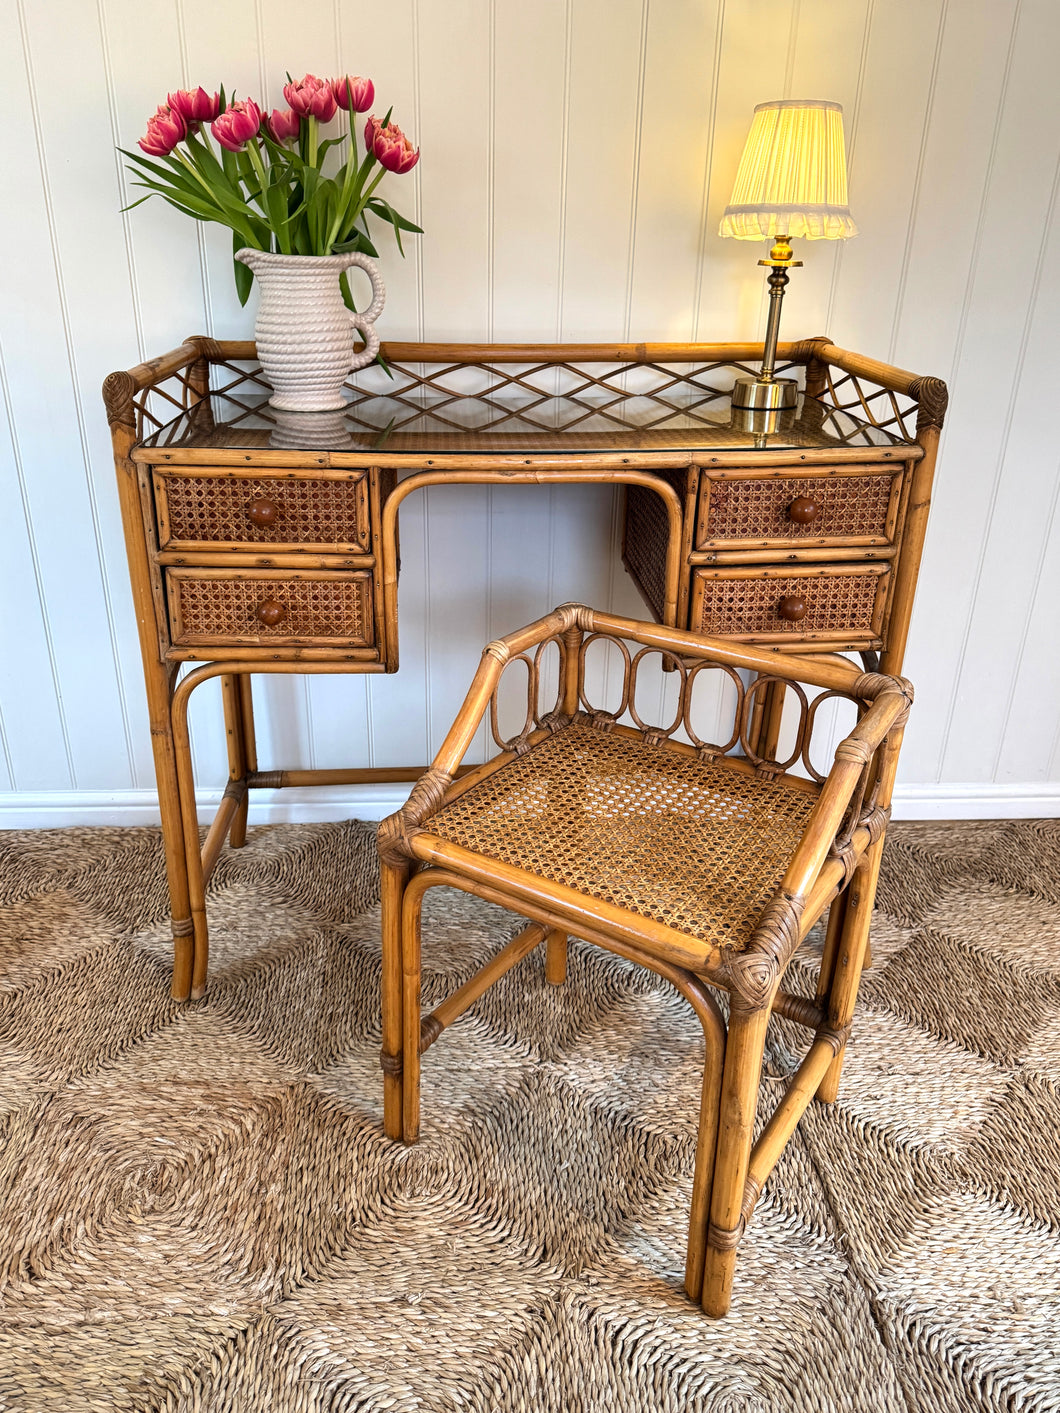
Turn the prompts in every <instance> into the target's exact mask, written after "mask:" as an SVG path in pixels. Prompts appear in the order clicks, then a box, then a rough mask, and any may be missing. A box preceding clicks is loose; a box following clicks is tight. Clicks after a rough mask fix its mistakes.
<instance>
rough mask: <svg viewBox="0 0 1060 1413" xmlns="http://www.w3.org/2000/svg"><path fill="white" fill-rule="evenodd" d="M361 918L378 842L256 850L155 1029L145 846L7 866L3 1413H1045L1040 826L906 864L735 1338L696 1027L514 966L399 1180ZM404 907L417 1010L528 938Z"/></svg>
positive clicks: (888, 886)
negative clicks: (415, 953) (710, 1261)
mask: <svg viewBox="0 0 1060 1413" xmlns="http://www.w3.org/2000/svg"><path fill="white" fill-rule="evenodd" d="M377 892H378V875H377V870H376V865H375V854H374V838H373V834H372V831H371V829H370V828H369V827H367V826H365V825H361V824H357V823H350V824H344V825H320V826H312V827H308V826H307V827H296V826H284V827H276V828H268V829H259V830H257V831H252V833H251V837H250V841H249V843H248V845H247V847H246V848H245V849H243V850H241V851H239V852H236V853H231V852H229V853H226V854H225V856H224V857H223V858H222V860H221V863H220V865H219V867H218V870H217V873H216V876H215V879H214V882H213V885H212V887H211V893H210V913H211V918H212V922H213V963H212V981H211V987H210V991H209V995H208V997H207V999H206V1000H205V1001H203V1002H201V1003H199V1004H195V1005H187V1006H178V1005H175V1004H173V1003H172V1002H171V1001H170V1000H169V999H168V994H167V993H168V970H169V956H170V947H169V940H168V923H167V918H166V913H167V903H166V897H165V889H164V883H163V875H162V867H161V858H160V851H159V839H158V835H157V833H156V832H155V831H151V830H135V829H100V830H77V831H72V830H71V831H66V830H63V831H43V832H38V833H24V834H9V835H6V836H0V1044H2V1066H0V1109H2V1110H3V1119H2V1125H3V1127H2V1141H3V1154H2V1158H0V1194H2V1195H0V1227H2V1236H0V1291H2V1304H0V1408H2V1409H3V1410H5V1413H20V1410H33V1411H34V1413H36V1410H43V1409H47V1410H56V1413H76V1410H81V1409H86V1410H87V1409H92V1410H96V1409H100V1410H110V1409H118V1410H137V1413H140V1410H143V1413H147V1410H152V1413H154V1410H162V1409H166V1410H173V1411H174V1413H175V1410H181V1413H191V1410H202V1411H203V1413H205V1411H206V1410H210V1413H221V1410H224V1411H225V1413H227V1410H239V1413H259V1410H278V1413H287V1410H292V1413H294V1411H295V1410H297V1413H303V1410H304V1413H323V1411H324V1410H347V1411H348V1413H352V1410H383V1409H386V1410H431V1413H433V1411H434V1410H437V1413H443V1411H444V1413H458V1411H459V1413H465V1411H468V1410H470V1413H490V1410H528V1411H529V1410H533V1411H534V1413H536V1410H542V1413H579V1411H580V1410H586V1413H588V1411H589V1410H593V1411H594V1413H595V1410H605V1409H606V1410H612V1409H613V1410H641V1409H644V1410H665V1413H677V1410H681V1413H685V1410H725V1413H738V1410H750V1413H767V1411H768V1413H772V1410H800V1413H802V1410H812V1413H822V1410H831V1409H853V1410H862V1409H865V1410H870V1409H871V1410H895V1413H899V1410H926V1413H951V1410H952V1413H958V1410H960V1413H964V1411H965V1410H987V1409H989V1410H1016V1409H1035V1410H1037V1409H1057V1408H1060V1359H1058V1354H1057V1348H1058V1344H1060V1240H1058V1229H1060V1180H1058V1179H1060V923H1058V915H1057V901H1058V894H1060V827H1058V825H1057V823H1044V824H1043V823H1033V822H1019V823H997V824H932V825H925V824H915V825H914V824H907V825H900V826H897V827H896V828H895V829H894V831H893V835H892V838H891V841H890V843H889V846H888V852H887V855H886V863H885V878H884V882H883V886H882V890H881V896H880V904H879V910H878V914H877V918H876V922H875V931H874V950H875V966H874V968H873V970H872V971H871V972H870V973H869V974H868V975H867V976H866V978H865V982H864V985H863V988H862V1005H861V1011H860V1023H859V1025H858V1027H857V1029H856V1031H855V1040H854V1043H853V1047H852V1051H851V1054H850V1057H849V1060H848V1063H847V1067H846V1073H845V1079H844V1087H843V1092H842V1095H841V1098H840V1102H839V1103H838V1104H837V1105H835V1106H834V1107H832V1108H825V1107H823V1106H820V1105H817V1104H814V1105H811V1107H810V1109H809V1111H808V1112H807V1114H806V1116H805V1119H804V1121H803V1123H802V1126H801V1128H800V1130H799V1132H798V1134H797V1136H796V1138H795V1140H794V1143H793V1146H792V1148H791V1149H790V1150H789V1153H788V1154H787V1156H786V1157H785V1159H784V1160H783V1161H782V1163H781V1164H780V1167H779V1168H778V1170H777V1172H776V1173H775V1174H774V1177H773V1178H772V1180H771V1183H770V1185H769V1187H768V1188H767V1194H766V1196H765V1198H764V1199H763V1201H762V1202H761V1203H760V1205H759V1208H758V1211H757V1213H756V1216H755V1220H754V1223H753V1225H752V1227H751V1230H750V1233H749V1235H748V1237H747V1239H746V1241H745V1243H744V1245H743V1248H742V1250H741V1253H740V1259H739V1264H738V1266H737V1277H736V1289H735V1298H734V1302H733V1310H732V1314H731V1315H730V1317H729V1318H728V1319H726V1320H724V1321H721V1322H712V1321H709V1320H707V1319H705V1318H704V1317H703V1316H702V1315H701V1314H700V1313H699V1312H697V1310H696V1309H695V1308H693V1307H692V1306H691V1305H690V1304H689V1303H688V1302H687V1301H686V1299H685V1298H684V1296H683V1294H682V1291H681V1276H682V1262H683V1250H684V1240H685V1222H686V1213H687V1206H688V1196H689V1176H690V1171H691V1164H692V1152H693V1141H694V1135H695V1118H696V1113H697V1096H698V1086H699V1068H700V1061H701V1046H702V1041H701V1038H700V1036H699V1033H698V1026H697V1024H696V1022H695V1021H694V1019H693V1017H692V1015H691V1012H690V1011H688V1010H687V1009H686V1007H685V1005H684V1003H683V1002H682V1001H680V1000H679V999H678V998H677V997H676V996H675V995H674V994H673V993H672V992H671V991H670V990H669V988H668V987H667V986H666V985H665V984H664V983H662V982H661V981H659V980H658V979H656V978H654V977H653V976H651V975H650V974H647V973H644V972H642V971H639V970H637V969H635V968H633V967H631V966H629V965H627V964H625V963H624V962H622V961H620V960H617V959H615V958H613V957H610V956H607V955H605V954H603V953H600V952H598V951H593V950H591V949H590V948H588V947H585V946H582V945H581V944H578V945H576V946H573V947H572V956H571V966H570V978H569V981H568V983H567V985H566V986H565V987H563V988H560V989H553V988H551V987H549V986H547V985H546V984H545V981H544V977H543V968H542V962H541V958H540V957H539V956H538V955H535V956H533V957H531V958H529V959H528V960H527V961H525V962H523V963H522V965H521V966H520V967H519V968H517V969H516V970H515V971H513V972H512V973H510V974H509V975H508V977H506V978H505V979H504V981H502V982H501V983H500V984H499V985H498V986H497V987H496V988H495V989H494V990H493V991H491V992H490V993H488V994H487V996H486V997H485V998H484V999H483V1000H482V1001H481V1002H480V1003H479V1004H478V1005H477V1006H476V1007H475V1008H474V1011H473V1012H472V1013H471V1014H469V1015H468V1016H467V1017H465V1018H464V1019H463V1020H462V1021H461V1022H459V1023H458V1024H457V1025H456V1026H455V1027H454V1028H453V1029H452V1030H451V1031H450V1032H448V1033H447V1034H446V1035H444V1036H443V1037H442V1039H441V1040H440V1041H439V1042H438V1044H437V1045H436V1046H435V1048H434V1049H432V1050H431V1051H430V1053H429V1055H428V1056H427V1057H426V1063H425V1072H424V1092H423V1111H424V1121H425V1131H424V1138H423V1141H422V1142H421V1143H420V1144H419V1145H418V1146H417V1147H415V1148H412V1149H407V1150H406V1149H403V1148H401V1147H400V1146H396V1145H393V1144H391V1143H389V1142H387V1140H386V1139H385V1138H384V1137H383V1135H382V1132H381V1126H380V1094H381V1079H380V1072H379V1068H378V1050H379V1029H378V1015H377V1010H378V983H379V965H380V963H379V935H378V932H379V925H378V913H377V907H376V900H377ZM428 897H429V906H428V913H427V918H426V923H425V938H426V942H425V951H426V962H425V967H426V991H427V999H428V1000H431V999H436V998H439V997H441V996H442V995H443V994H444V993H446V992H448V991H449V990H450V989H452V988H453V987H454V986H456V985H458V984H459V983H460V982H461V981H462V980H464V979H465V978H466V977H467V975H468V974H469V973H470V971H472V970H473V969H474V968H475V967H476V966H477V965H478V964H480V963H481V962H482V960H483V959H484V958H485V957H487V956H488V955H489V954H490V952H491V950H492V949H495V948H496V947H497V946H498V945H499V944H500V943H502V942H503V941H504V940H505V939H506V938H507V937H509V936H511V935H512V934H513V933H514V931H515V930H517V927H518V924H517V923H515V922H514V921H513V920H512V919H511V918H509V917H508V916H506V915H505V914H503V913H501V912H499V911H498V910H496V909H494V908H491V907H489V906H487V905H484V904H481V903H478V902H476V901H469V900H466V899H462V898H458V897H456V896H454V895H450V896H449V897H442V896H440V891H439V892H435V893H433V894H430V895H428ZM811 951H812V949H811ZM812 973H813V965H812V955H810V954H809V953H808V954H807V957H806V959H805V960H804V961H802V962H800V964H799V971H798V977H799V978H800V980H801V982H802V983H803V984H805V985H807V986H808V985H809V984H810V982H811V978H812ZM792 1044H793V1036H791V1035H790V1034H789V1033H787V1032H786V1031H784V1030H783V1028H781V1027H778V1029H777V1031H776V1034H775V1035H773V1037H772V1039H771V1050H770V1068H771V1069H773V1070H775V1071H777V1072H781V1071H783V1070H784V1068H785V1067H786V1066H787V1065H788V1064H789V1063H790V1061H791V1054H790V1047H791V1046H792ZM766 1090H767V1092H766V1095H765V1098H764V1100H763V1106H762V1111H763V1113H765V1112H767V1111H768V1107H769V1105H770V1104H771V1103H772V1102H775V1095H776V1093H777V1092H778V1088H777V1085H776V1084H772V1085H767V1086H766Z"/></svg>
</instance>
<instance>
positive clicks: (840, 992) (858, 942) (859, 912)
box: [817, 839, 883, 1104]
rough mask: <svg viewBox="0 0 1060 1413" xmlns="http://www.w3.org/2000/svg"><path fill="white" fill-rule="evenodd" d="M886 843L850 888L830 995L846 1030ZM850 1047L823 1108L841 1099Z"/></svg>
mask: <svg viewBox="0 0 1060 1413" xmlns="http://www.w3.org/2000/svg"><path fill="white" fill-rule="evenodd" d="M882 853H883V840H882V839H878V840H877V841H876V843H875V844H870V845H869V847H868V848H867V849H866V850H865V853H864V854H863V855H862V857H861V860H860V861H859V863H858V866H857V868H856V869H855V870H854V877H853V878H852V879H851V880H850V885H849V887H848V888H847V894H848V899H847V906H846V915H845V917H844V919H843V931H842V936H841V937H840V939H839V951H838V954H837V956H836V961H835V973H834V975H833V977H832V986H831V990H830V991H829V994H828V1024H829V1025H831V1026H834V1027H835V1029H837V1030H842V1029H843V1028H844V1027H846V1026H848V1025H849V1024H850V1021H851V1018H852V1016H853V1014H854V1003H855V1002H856V1001H857V999H858V984H859V982H860V981H861V972H862V968H863V966H864V961H865V953H866V951H867V949H868V944H869V925H870V923H871V922H872V907H873V903H874V902H875V900H876V880H877V879H878V878H879V875H880V856H881V854H882ZM845 1056H846V1045H845V1044H844V1046H843V1048H842V1050H840V1052H839V1054H838V1055H837V1056H836V1057H835V1059H834V1060H833V1061H832V1063H831V1065H829V1067H828V1070H827V1072H826V1074H825V1077H824V1079H822V1080H821V1087H820V1088H819V1089H818V1091H817V1097H818V1099H820V1100H821V1102H822V1103H823V1104H832V1103H834V1102H835V1100H836V1098H837V1097H838V1095H839V1080H840V1077H841V1075H842V1073H843V1060H844V1058H845Z"/></svg>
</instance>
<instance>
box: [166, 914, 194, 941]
mask: <svg viewBox="0 0 1060 1413" xmlns="http://www.w3.org/2000/svg"><path fill="white" fill-rule="evenodd" d="M170 931H171V932H172V933H173V936H174V937H190V936H191V935H192V933H193V932H194V931H195V924H194V923H193V922H192V920H191V918H190V917H175V918H174V919H173V921H172V922H171V923H170Z"/></svg>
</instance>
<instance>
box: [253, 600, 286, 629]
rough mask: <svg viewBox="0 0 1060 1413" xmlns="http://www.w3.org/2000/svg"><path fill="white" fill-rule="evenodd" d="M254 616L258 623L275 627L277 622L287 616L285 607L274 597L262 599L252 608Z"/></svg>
mask: <svg viewBox="0 0 1060 1413" xmlns="http://www.w3.org/2000/svg"><path fill="white" fill-rule="evenodd" d="M254 617H255V618H256V619H257V620H258V621H259V623H264V625H265V627H266V628H275V627H276V625H277V623H282V622H283V620H284V619H285V618H286V617H287V609H286V608H285V607H284V605H283V604H282V603H277V602H276V600H275V599H264V600H263V601H262V602H261V603H259V604H258V606H257V608H256V609H255V610H254Z"/></svg>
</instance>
